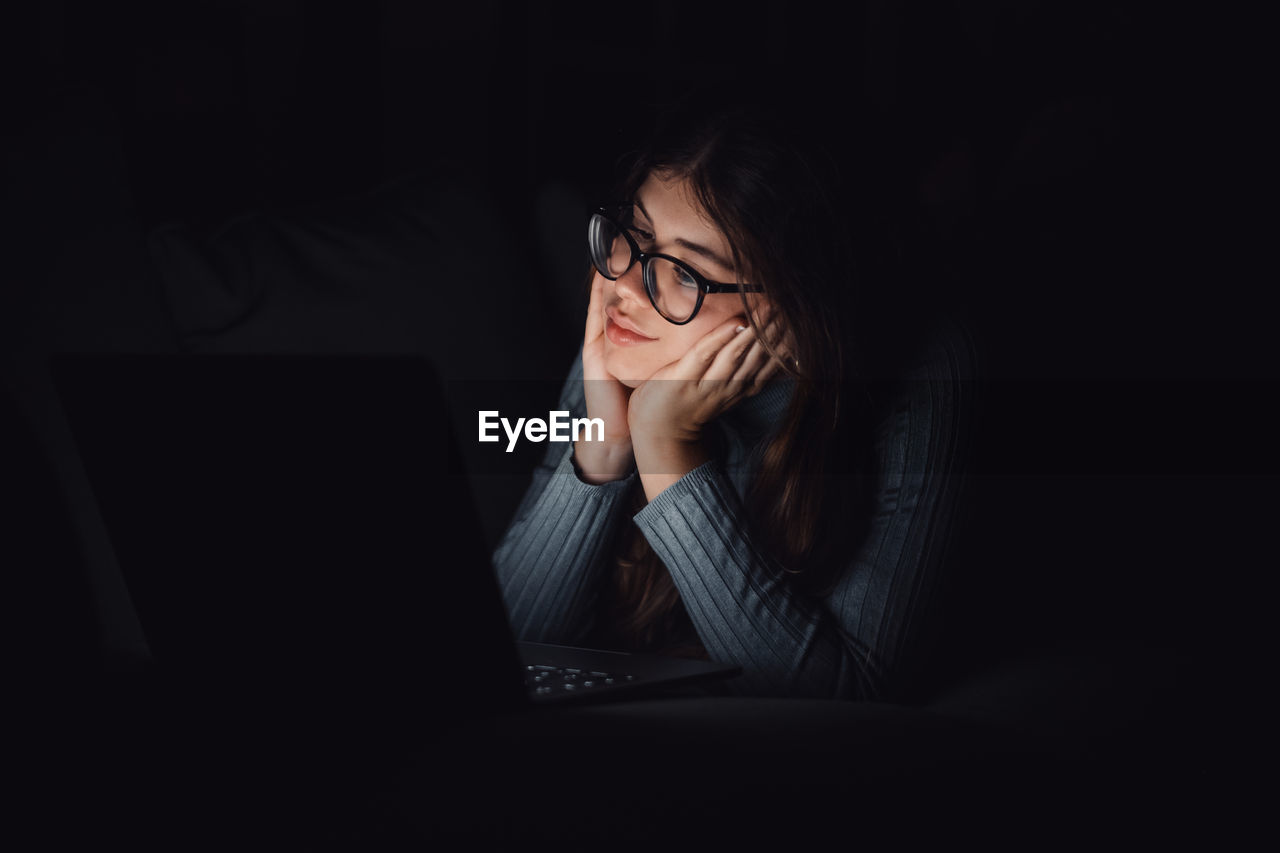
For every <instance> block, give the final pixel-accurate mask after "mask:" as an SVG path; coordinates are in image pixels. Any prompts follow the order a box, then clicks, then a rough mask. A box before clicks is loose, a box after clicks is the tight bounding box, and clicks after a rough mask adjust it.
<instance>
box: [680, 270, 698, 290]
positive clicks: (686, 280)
mask: <svg viewBox="0 0 1280 853" xmlns="http://www.w3.org/2000/svg"><path fill="white" fill-rule="evenodd" d="M676 281H678V282H679V283H680V285H681V287H692V288H697V286H698V280H697V279H696V278H694V277H693V276H692V275H690V274H689V273H688V272H686V271H685V270H680V271H679V272H678V273H677V274H676Z"/></svg>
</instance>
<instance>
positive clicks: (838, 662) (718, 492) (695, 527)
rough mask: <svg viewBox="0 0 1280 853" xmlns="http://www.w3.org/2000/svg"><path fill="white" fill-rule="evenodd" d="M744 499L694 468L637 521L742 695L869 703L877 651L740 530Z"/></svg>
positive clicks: (712, 470) (714, 473) (723, 480)
mask: <svg viewBox="0 0 1280 853" xmlns="http://www.w3.org/2000/svg"><path fill="white" fill-rule="evenodd" d="M744 515H745V511H744V509H743V506H742V503H741V499H740V497H739V496H738V493H737V491H736V490H735V489H734V487H733V484H732V483H731V482H730V481H729V479H728V478H727V477H726V476H725V474H724V473H723V471H722V470H721V469H720V466H719V465H718V463H717V462H715V461H711V462H707V463H704V464H703V465H701V466H699V467H697V468H695V469H694V470H692V471H690V472H689V473H688V474H686V475H685V476H683V477H681V478H680V479H679V480H678V481H676V482H675V483H674V484H672V485H671V486H669V487H668V488H667V489H665V490H664V491H663V492H662V493H661V494H660V495H658V496H657V497H656V498H654V499H653V500H652V501H650V502H649V503H648V504H647V505H646V506H645V507H644V508H643V509H641V510H640V511H639V512H638V513H636V515H635V516H634V520H635V523H636V524H637V525H638V526H639V527H640V530H641V531H642V532H643V533H644V536H645V538H646V539H647V540H648V542H649V544H650V546H651V547H652V548H653V549H654V551H655V552H656V553H657V554H658V556H659V558H660V559H661V560H662V562H663V564H664V565H666V567H667V570H668V571H670V573H671V577H672V580H673V581H674V582H675V585H676V588H677V589H678V590H679V592H680V597H681V600H682V601H683V602H684V606H685V609H686V610H687V611H688V613H689V618H690V619H691V620H692V621H693V624H694V627H695V628H696V629H697V631H698V636H699V638H700V639H701V640H702V643H703V645H704V646H705V647H706V649H707V652H708V654H710V656H711V657H712V658H713V659H714V660H718V661H722V662H726V663H736V664H738V665H739V666H741V667H742V671H743V672H742V677H741V678H739V679H735V680H734V682H733V687H734V688H735V689H736V690H737V691H738V692H744V693H750V694H760V695H773V696H778V695H785V696H820V697H853V696H857V697H870V696H872V695H874V694H875V692H876V685H877V680H878V679H877V678H876V676H875V670H876V663H875V660H874V655H873V654H872V653H871V651H870V650H869V649H867V648H866V647H865V646H863V645H862V644H861V643H860V642H858V641H857V640H856V639H855V638H854V637H852V636H850V635H848V634H847V633H846V632H845V631H843V630H842V626H841V624H840V620H839V619H838V618H837V617H836V615H835V614H832V613H831V612H830V611H829V610H828V609H827V608H826V607H825V606H824V602H822V601H820V600H817V599H810V598H806V597H803V596H802V595H800V594H797V593H796V592H794V591H793V590H792V589H790V588H789V584H788V582H787V577H786V574H785V572H783V571H782V567H781V566H778V565H777V564H776V563H775V562H774V561H773V560H771V559H770V558H769V557H767V556H766V555H765V554H764V553H762V552H761V551H760V550H758V549H757V548H756V546H755V544H754V542H753V541H752V539H751V537H750V535H749V533H748V532H747V531H746V529H745V527H744V523H743V522H744Z"/></svg>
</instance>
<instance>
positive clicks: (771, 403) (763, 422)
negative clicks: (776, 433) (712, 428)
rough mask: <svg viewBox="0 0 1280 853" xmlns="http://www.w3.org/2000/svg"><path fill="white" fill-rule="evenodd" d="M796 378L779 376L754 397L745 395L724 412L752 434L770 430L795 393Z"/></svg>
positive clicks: (784, 411)
mask: <svg viewBox="0 0 1280 853" xmlns="http://www.w3.org/2000/svg"><path fill="white" fill-rule="evenodd" d="M795 387H796V380H795V379H794V378H792V377H790V376H780V377H778V378H776V379H773V380H772V381H770V382H768V383H767V384H766V385H765V387H764V390H762V391H761V392H760V393H759V394H756V395H755V396H754V397H747V398H746V399H744V400H742V401H741V402H740V403H738V405H736V406H734V407H733V408H732V409H730V410H729V411H728V412H726V413H725V417H726V418H728V419H729V420H731V421H732V422H733V423H734V424H735V425H736V426H738V427H739V428H740V429H742V430H745V431H747V432H750V433H752V434H754V435H763V434H765V433H767V432H770V431H772V430H773V429H774V428H776V427H777V425H778V424H779V423H780V422H781V421H782V418H783V416H784V415H785V414H786V413H787V407H788V406H789V405H790V404H791V397H792V395H793V394H794V393H795Z"/></svg>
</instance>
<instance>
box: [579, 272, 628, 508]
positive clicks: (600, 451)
mask: <svg viewBox="0 0 1280 853" xmlns="http://www.w3.org/2000/svg"><path fill="white" fill-rule="evenodd" d="M608 285H609V282H608V281H607V280H606V279H605V277H604V276H602V275H600V273H598V272H597V273H595V274H594V275H593V277H592V279H591V300H590V302H589V303H588V305H587V325H586V331H585V333H584V334H583V337H582V390H583V394H584V396H585V397H586V403H587V417H588V418H600V419H601V420H603V421H604V440H603V441H586V440H584V439H578V441H577V442H575V444H574V446H573V456H574V460H575V461H576V462H577V463H578V471H579V473H580V475H581V477H582V479H583V480H585V481H587V482H588V483H597V484H598V483H607V482H609V481H611V480H620V479H622V478H623V477H625V476H627V474H629V473H630V472H631V468H632V466H633V465H634V456H633V454H632V450H631V428H630V427H629V426H628V425H627V403H628V401H629V400H630V399H631V389H630V388H628V387H627V386H626V385H623V384H622V383H621V382H619V381H618V380H617V379H615V378H614V377H613V376H612V375H611V374H610V373H609V372H608V371H607V370H606V369H605V366H604V345H605V337H604V323H605V315H604V307H605V299H606V296H605V288H606V287H608Z"/></svg>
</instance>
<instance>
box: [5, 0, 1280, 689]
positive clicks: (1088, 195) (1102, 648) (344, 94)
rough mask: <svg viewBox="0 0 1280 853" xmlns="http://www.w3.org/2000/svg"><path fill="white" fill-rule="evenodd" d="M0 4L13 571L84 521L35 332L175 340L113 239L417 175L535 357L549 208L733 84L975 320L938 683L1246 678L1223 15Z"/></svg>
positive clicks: (40, 584) (893, 263)
mask: <svg viewBox="0 0 1280 853" xmlns="http://www.w3.org/2000/svg"><path fill="white" fill-rule="evenodd" d="M16 12H17V15H16V17H14V18H13V19H12V20H11V23H10V24H9V25H8V26H7V27H6V34H5V35H6V37H7V39H6V40H7V41H8V42H9V44H8V45H7V49H6V54H7V57H8V61H9V62H10V64H11V70H10V72H9V73H8V74H7V75H6V76H7V78H8V81H7V82H8V86H9V92H8V97H7V101H6V107H5V112H6V121H5V130H4V132H3V137H0V144H2V145H3V152H4V159H5V179H4V180H5V186H4V194H5V200H4V202H3V214H4V220H3V223H2V224H3V231H4V237H5V245H6V250H5V256H6V260H5V262H4V263H5V269H4V272H3V276H2V278H3V281H2V282H0V312H3V313H2V316H0V330H2V331H3V334H4V354H5V359H6V363H5V368H6V379H7V381H8V383H9V385H10V388H11V389H12V396H13V399H14V401H15V403H14V404H13V407H12V411H13V413H14V417H13V418H12V423H13V424H16V425H17V426H16V427H15V429H16V430H17V431H16V432H15V435H18V436H20V438H21V440H22V441H26V442H27V444H26V445H19V444H13V445H12V446H13V447H18V446H25V447H26V448H28V450H29V449H30V448H38V449H39V450H38V451H37V452H35V453H30V452H27V451H21V452H14V453H12V454H10V456H7V457H6V459H9V460H10V461H9V462H6V465H8V466H10V467H9V469H8V470H9V472H16V474H17V476H12V477H7V479H8V482H9V485H10V486H11V488H10V489H9V492H10V496H11V497H12V498H13V500H14V505H15V506H16V507H21V508H22V512H23V513H24V514H23V515H11V514H9V513H6V516H7V519H6V520H9V519H12V518H20V519H27V521H25V522H22V523H19V524H15V525H13V531H12V533H11V534H10V535H11V537H16V540H17V541H18V542H19V543H20V544H21V543H27V544H31V543H34V545H35V547H36V549H37V551H38V553H40V554H41V557H40V560H39V561H38V564H39V565H45V564H47V565H48V566H62V567H65V566H67V565H74V564H76V563H77V562H78V561H80V560H81V559H82V557H83V554H82V553H80V552H79V551H77V549H82V548H85V547H89V546H86V545H84V544H83V541H82V540H83V536H84V534H83V533H82V532H81V533H80V534H78V535H79V536H80V537H81V540H76V539H75V538H74V537H73V536H71V535H69V531H70V530H71V528H72V527H73V526H75V525H77V524H80V525H82V524H84V523H88V522H85V520H84V519H83V518H76V517H69V516H68V515H67V513H66V512H64V511H63V509H62V507H63V506H64V503H65V501H66V495H65V494H62V493H60V492H59V491H58V489H57V488H56V487H55V486H53V485H52V482H51V481H50V480H49V478H48V477H47V476H46V475H47V474H48V473H49V471H50V470H57V471H59V472H62V468H60V465H61V464H62V463H60V462H59V461H58V457H57V453H58V451H57V450H56V449H50V448H53V447H55V443H56V442H55V439H56V437H57V435H58V434H59V433H58V430H59V429H60V428H59V427H57V425H56V424H55V423H54V420H53V419H52V416H51V415H48V414H47V411H48V410H47V407H44V408H42V406H43V404H42V403H41V402H40V401H41V400H46V399H47V398H46V397H42V396H41V394H42V393H43V392H41V391H39V390H38V388H37V385H38V384H39V383H38V381H37V379H34V378H32V377H36V376H38V375H40V367H39V365H40V364H41V361H42V359H43V357H44V356H45V354H47V353H49V352H53V351H59V350H65V349H72V350H75V349H89V350H94V349H109V350H112V349H114V350H132V349H142V350H148V349H166V348H171V347H174V346H180V345H181V344H182V341H180V340H178V336H177V334H176V333H175V331H174V329H173V327H172V323H171V318H169V317H168V316H167V315H166V314H165V311H164V309H163V307H162V305H161V301H160V300H158V299H156V298H155V291H156V284H155V276H156V274H155V272H154V270H153V269H151V268H150V267H149V261H148V260H147V255H146V252H145V250H144V249H143V248H142V247H143V245H144V237H145V235H146V234H147V233H148V232H149V231H150V230H151V229H152V228H155V227H156V226H160V225H164V224H172V223H178V224H181V225H182V226H183V227H186V228H188V229H190V231H191V232H192V233H193V234H197V235H208V234H211V233H213V232H214V231H215V230H216V229H217V228H218V227H219V226H220V225H221V224H223V223H225V222H227V221H229V220H230V219H232V218H233V217H236V216H238V215H241V214H244V213H245V212H248V211H279V210H308V209H310V207H309V206H313V205H322V204H326V203H334V202H335V200H337V201H338V202H339V203H340V202H341V200H342V199H346V198H351V197H355V196H358V195H359V194H361V193H364V192H367V191H368V190H370V189H371V188H375V187H378V186H380V185H383V184H384V183H385V182H387V181H391V180H394V179H396V178H397V177H398V176H402V175H406V174H428V175H430V174H445V173H447V174H449V175H451V176H453V177H455V178H457V179H458V180H459V181H460V182H461V183H462V184H463V185H466V186H470V187H471V188H472V189H474V192H475V197H476V198H478V199H482V200H483V206H484V208H485V209H486V210H487V211H488V212H489V214H490V215H492V216H493V217H495V218H496V220H497V221H499V222H500V223H501V224H502V226H503V227H504V228H505V236H504V238H503V239H504V241H506V242H507V243H508V249H509V252H510V256H509V257H512V258H515V259H517V260H518V261H519V262H516V263H511V264H510V266H509V268H506V269H504V270H502V275H501V276H500V278H501V279H503V280H506V281H508V282H509V287H510V290H509V291H505V292H504V291H502V290H501V288H498V289H497V290H495V292H494V293H493V295H492V298H493V299H494V300H502V299H504V298H515V297H514V296H513V294H524V296H522V297H521V298H526V297H527V296H528V294H530V293H532V294H536V295H537V296H536V299H537V300H539V301H540V302H545V303H546V304H550V305H553V306H554V307H555V310H554V311H553V312H551V314H550V316H549V317H548V319H547V320H546V322H547V323H548V327H547V328H548V329H549V330H550V331H549V332H548V334H546V336H545V341H546V351H545V352H540V353H538V354H537V358H538V359H540V361H539V362H538V363H539V365H546V371H547V373H548V374H549V375H554V371H555V370H557V369H559V366H560V365H564V364H567V363H568V360H569V359H570V358H572V356H573V352H574V347H575V346H576V343H577V336H578V335H579V334H580V332H579V330H578V328H577V319H576V318H578V317H579V316H580V311H581V308H580V307H579V306H578V303H577V302H575V300H581V294H580V293H579V292H578V291H577V290H576V288H577V287H578V283H579V281H580V276H581V273H582V269H583V257H582V255H581V252H580V242H581V213H582V212H584V211H585V208H586V206H587V205H589V204H592V203H595V202H598V201H601V200H603V199H604V198H605V197H606V196H607V193H608V189H609V186H610V183H611V180H612V178H613V177H614V175H615V167H616V163H617V161H618V158H619V157H620V155H622V154H623V153H624V152H625V151H626V150H627V149H628V148H629V147H630V146H631V145H633V144H635V142H636V141H637V140H638V139H639V138H640V137H641V136H642V135H643V132H644V131H645V130H646V128H647V127H648V122H649V116H650V115H651V107H652V106H654V105H660V104H661V103H663V102H665V101H667V100H669V99H672V98H675V97H677V96H679V95H680V94H681V93H682V92H684V91H686V90H687V88H688V87H689V85H690V83H691V82H692V81H694V80H698V79H702V80H705V79H708V78H711V79H715V80H720V81H723V84H724V85H725V86H740V85H753V81H755V80H757V79H759V78H760V77H762V76H763V77H766V78H774V79H781V80H783V81H785V84H786V85H788V86H792V87H794V89H795V91H796V92H797V93H798V97H799V96H801V95H803V97H805V98H806V99H809V100H811V101H812V102H813V103H815V104H817V105H821V106H823V107H824V112H823V116H822V119H823V120H822V122H821V123H822V124H824V125H825V129H824V134H825V135H826V139H827V140H828V144H830V145H831V146H832V148H833V150H834V151H835V152H836V154H837V156H838V157H839V158H840V159H841V160H842V162H843V163H844V164H845V166H846V169H847V172H846V175H847V181H848V185H849V187H850V188H852V189H854V190H856V192H855V193H853V194H852V195H851V197H850V204H851V206H852V207H853V208H854V209H855V211H856V213H855V219H856V221H858V222H859V223H860V225H861V228H860V232H859V235H858V236H859V239H860V241H861V246H862V248H863V252H864V259H865V264H866V269H867V270H868V279H869V280H871V281H874V282H877V283H879V285H878V286H883V287H884V288H900V289H901V292H902V293H924V294H927V296H928V298H929V299H931V300H934V301H936V302H938V303H939V304H943V305H945V306H947V307H948V308H952V309H954V310H955V311H956V312H957V313H959V314H961V315H962V316H963V317H964V318H965V319H966V320H967V322H968V323H969V324H970V325H971V327H972V329H973V331H974V333H975V335H976V338H977V341H978V344H979V348H980V353H981V356H982V359H983V361H982V364H983V374H982V377H983V381H984V384H985V389H986V390H985V391H984V401H985V405H984V410H983V413H982V422H981V424H982V430H981V431H980V434H979V456H978V459H977V462H976V467H975V469H974V470H975V474H976V475H977V476H976V477H975V484H976V486H975V490H976V491H975V494H976V497H975V500H976V501H977V502H978V503H979V505H980V506H981V508H982V512H981V513H980V514H979V518H978V519H977V521H976V522H975V524H974V526H973V527H972V529H971V530H970V532H969V534H968V535H967V538H966V539H965V540H964V541H963V543H962V550H961V552H960V553H962V554H964V555H965V556H964V559H962V560H959V561H957V568H956V572H955V577H956V579H957V583H956V590H955V592H954V593H953V596H954V598H953V599H952V602H953V603H952V604H951V611H952V616H951V619H952V620H953V623H952V630H953V631H954V632H955V633H954V634H953V635H952V637H953V641H952V642H950V643H948V644H947V645H946V648H945V649H944V650H943V655H942V656H943V658H946V659H948V660H951V663H952V665H953V666H952V669H951V670H950V672H951V675H950V676H949V677H952V678H959V677H961V676H962V675H963V674H964V673H967V672H969V669H967V667H971V666H973V665H974V661H977V660H991V659H995V658H998V657H1001V656H1007V655H1014V654H1022V653H1024V652H1026V651H1028V650H1036V649H1041V650H1043V649H1050V650H1055V651H1058V652H1078V651H1080V650H1081V649H1088V650H1091V651H1093V652H1096V653H1100V654H1104V655H1105V654H1108V653H1111V652H1115V653H1116V654H1117V655H1120V654H1122V653H1123V654H1124V655H1134V654H1136V655H1137V657H1136V658H1128V657H1126V660H1131V659H1132V660H1137V661H1138V663H1134V664H1126V665H1132V666H1134V667H1137V668H1139V669H1141V668H1142V667H1145V666H1147V665H1149V664H1150V662H1151V661H1154V660H1159V661H1169V660H1174V661H1176V662H1177V666H1178V667H1179V669H1178V670H1177V672H1178V675H1177V677H1176V679H1175V680H1174V681H1173V683H1172V684H1171V685H1170V686H1168V695H1167V696H1164V697H1163V699H1162V701H1168V702H1179V701H1184V700H1186V699H1188V698H1189V697H1192V696H1198V697H1200V699H1201V701H1203V699H1204V697H1205V696H1214V697H1230V696H1232V695H1233V694H1234V693H1235V692H1236V691H1238V690H1240V689H1242V688H1245V687H1248V686H1249V685H1250V684H1251V683H1252V677H1251V675H1250V673H1249V672H1248V671H1247V670H1248V667H1249V666H1250V665H1251V664H1249V663H1248V662H1249V661H1251V660H1252V654H1253V652H1255V651H1256V650H1257V649H1258V647H1259V645H1260V643H1261V640H1262V635H1263V634H1264V633H1265V630H1264V626H1265V622H1264V621H1263V619H1264V617H1265V605H1264V604H1263V603H1262V602H1261V601H1260V599H1259V596H1257V595H1256V594H1255V593H1254V592H1253V589H1254V587H1255V585H1256V580H1255V579H1256V578H1257V577H1259V576H1260V575H1264V574H1265V573H1267V572H1268V571H1269V570H1270V567H1272V566H1273V565H1274V563H1275V557H1274V551H1273V548H1274V545H1273V539H1272V537H1271V535H1270V530H1271V525H1272V524H1273V519H1274V517H1275V515H1274V510H1275V499H1274V495H1275V485H1276V479H1275V477H1276V475H1277V473H1278V468H1277V458H1276V450H1275V443H1274V423H1273V421H1272V415H1271V411H1272V408H1273V403H1272V400H1273V398H1274V392H1275V390H1276V387H1277V386H1276V382H1275V380H1276V378H1277V375H1278V373H1277V363H1276V360H1275V358H1274V354H1273V349H1274V347H1273V336H1274V332H1273V325H1274V320H1273V315H1272V314H1271V312H1270V311H1268V310H1265V306H1266V303H1267V300H1266V296H1267V294H1268V292H1269V290H1270V289H1271V288H1272V287H1273V279H1274V274H1273V273H1272V272H1271V267H1272V266H1273V264H1266V263H1262V262H1261V260H1260V257H1259V256H1260V254H1261V253H1260V252H1259V251H1258V249H1256V248H1254V247H1255V246H1259V247H1260V246H1263V245H1266V244H1267V243H1268V242H1269V240H1267V229H1266V227H1265V223H1266V222H1268V221H1274V216H1272V215H1270V214H1269V213H1268V214H1266V215H1265V216H1255V215H1253V212H1254V210H1255V202H1257V201H1258V200H1263V201H1266V200H1267V199H1268V196H1267V194H1266V193H1265V192H1263V190H1262V182H1263V179H1264V177H1265V171H1264V170H1263V169H1261V168H1259V167H1258V166H1257V165H1256V163H1255V160H1254V158H1253V157H1252V156H1251V155H1252V153H1253V152H1254V151H1256V150H1259V149H1260V146H1261V141H1260V139H1259V136H1258V131H1259V129H1260V126H1261V120H1260V118H1259V117H1258V116H1259V113H1260V109H1259V108H1260V106H1262V105H1263V103H1264V102H1261V101H1259V100H1258V99H1257V98H1256V97H1255V96H1254V94H1253V85H1252V81H1254V80H1256V79H1258V76H1259V75H1260V73H1261V67H1260V66H1261V63H1260V62H1259V61H1258V60H1257V59H1256V57H1257V56H1258V55H1259V54H1257V53H1256V52H1255V51H1254V50H1253V49H1252V48H1251V33H1252V32H1253V31H1254V29H1253V28H1252V27H1251V26H1250V25H1249V23H1248V22H1245V21H1240V20H1234V19H1232V18H1231V16H1230V15H1228V14H1227V13H1226V12H1225V11H1222V12H1219V11H1217V10H1215V11H1213V12H1208V11H1206V12H1203V13H1201V16H1200V17H1193V16H1190V15H1186V16H1184V13H1181V12H1177V11H1175V10H1173V9H1171V8H1168V7H1165V8H1157V9H1156V10H1154V11H1153V10H1149V9H1146V8H1142V7H1141V6H1140V5H1139V4H1136V3H1121V4H1103V3H1097V4H1095V3H1066V2H1053V3H1050V2H976V3H934V4H895V3H889V2H866V3H850V4H845V5H839V6H838V5H836V4H831V5H816V4H815V5H814V6H813V7H808V6H805V5H804V4H795V3H782V2H779V3H773V4H764V5H761V6H757V5H747V4H716V5H714V6H704V5H701V4H699V5H693V4H682V3H675V2H656V3H650V4H645V5H635V4H603V3H589V4H588V3H546V4H521V3H506V2H471V3H459V4H451V5H448V6H439V5H437V4H425V3H413V2H407V0H384V2H370V3H358V4H357V3H349V4H334V3H324V4H320V3H311V2H303V0H274V2H248V0H243V1H242V2H231V0H224V1H223V2H186V3H180V4H175V3H162V2H151V3H145V2H119V3H90V2H62V3H54V2H48V3H36V4H26V5H25V6H21V7H20V8H18V9H17V10H16ZM122 247H123V248H122ZM476 263H483V259H481V258H477V259H476ZM900 307H901V306H900ZM902 310H908V309H902ZM897 321H899V322H909V317H908V319H907V320H905V321H904V320H903V319H902V318H901V317H899V318H897ZM480 335H481V336H480V337H478V338H473V339H472V340H473V341H477V342H483V340H484V339H483V331H482V332H481V333H480ZM16 441H18V439H15V442H16ZM41 453H43V454H44V455H43V456H41ZM528 461H529V460H527V459H526V460H525V462H526V463H527V462H528ZM24 477H25V479H24ZM30 484H36V485H30ZM31 519H35V520H34V521H31ZM99 535H100V534H99ZM72 541H80V542H81V544H79V545H75V546H72V545H70V544H68V543H70V542H72ZM14 553H17V550H16V549H15V550H14ZM24 565H36V564H30V563H24ZM52 571H53V569H50V572H52ZM52 576H53V575H52V574H48V573H46V574H42V573H41V571H39V570H37V571H34V572H32V573H31V574H29V575H21V576H18V575H11V576H10V577H9V578H8V579H7V580H6V583H8V584H11V585H12V587H13V594H12V595H10V594H6V598H8V600H9V601H11V602H17V601H29V600H31V599H32V598H34V599H36V600H38V601H42V602H44V603H45V604H46V605H48V606H47V608H45V609H44V610H37V611H35V612H38V613H42V614H46V613H47V614H50V615H42V616H40V617H38V618H31V617H28V620H27V621H26V622H23V621H18V622H17V623H15V624H19V625H20V631H21V632H24V633H25V641H26V642H27V644H28V645H27V646H24V648H26V649H28V651H26V652H24V654H25V655H26V657H27V659H34V660H38V661H45V660H55V661H63V660H69V659H78V658H77V654H78V652H76V651H75V648H77V643H78V642H80V640H82V641H83V642H84V643H88V644H92V643H94V642H97V641H96V640H95V639H94V638H93V637H92V636H88V635H89V634H92V633H93V632H100V631H104V630H105V631H106V633H110V630H108V629H103V628H102V626H101V625H98V626H97V627H95V628H93V629H92V631H89V630H87V629H85V628H84V627H83V625H85V624H87V623H86V622H85V619H84V617H85V614H86V613H87V612H88V611H89V610H91V609H92V605H91V604H90V603H88V597H90V596H89V594H88V593H82V592H76V591H75V590H76V588H75V587H73V586H72V585H68V584H64V583H63V582H61V581H54V580H50V578H51V577H52ZM99 594H100V593H99ZM22 609H26V610H28V612H29V609H27V608H22ZM99 618H100V619H101V617H99ZM108 621H110V620H109V619H108ZM76 637H80V640H76V639H75V638H76ZM68 638H71V639H68ZM123 645H124V646H127V645H128V643H127V642H125V643H123ZM50 649H53V650H55V651H54V652H51V651H49V650H50ZM58 649H61V651H60V652H57V651H56V650H58ZM1240 662H1245V669H1246V672H1245V673H1244V674H1242V675H1241V676H1236V675H1235V674H1234V671H1233V670H1234V667H1235V666H1236V665H1237V664H1239V663H1240Z"/></svg>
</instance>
